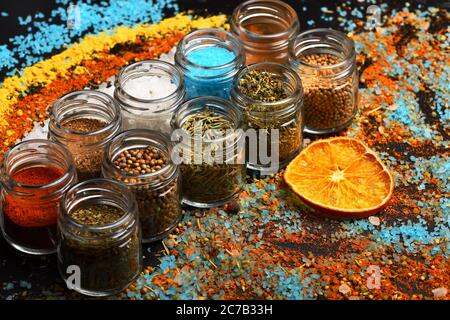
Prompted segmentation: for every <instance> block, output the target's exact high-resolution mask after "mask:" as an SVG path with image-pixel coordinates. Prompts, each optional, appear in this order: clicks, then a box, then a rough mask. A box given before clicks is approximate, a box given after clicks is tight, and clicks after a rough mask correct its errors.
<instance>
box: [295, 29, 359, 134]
mask: <svg viewBox="0 0 450 320" xmlns="http://www.w3.org/2000/svg"><path fill="white" fill-rule="evenodd" d="M289 52H290V64H291V66H292V67H293V68H294V69H295V70H296V71H297V73H298V74H299V76H300V78H301V79H302V84H303V87H304V91H305V98H304V100H305V101H304V116H305V132H307V133H310V134H330V133H333V132H337V131H341V130H343V129H345V128H346V127H348V126H349V125H350V124H351V122H352V121H353V118H354V116H355V114H356V112H357V97H358V72H357V68H356V51H355V46H354V43H353V40H352V39H350V38H349V37H348V36H347V35H346V34H344V33H342V32H339V31H336V30H332V29H313V30H308V31H305V32H302V33H300V34H299V35H298V36H297V37H296V38H295V40H294V41H292V42H291V44H290V47H289Z"/></svg>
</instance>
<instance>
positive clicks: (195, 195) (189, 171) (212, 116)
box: [180, 109, 244, 203]
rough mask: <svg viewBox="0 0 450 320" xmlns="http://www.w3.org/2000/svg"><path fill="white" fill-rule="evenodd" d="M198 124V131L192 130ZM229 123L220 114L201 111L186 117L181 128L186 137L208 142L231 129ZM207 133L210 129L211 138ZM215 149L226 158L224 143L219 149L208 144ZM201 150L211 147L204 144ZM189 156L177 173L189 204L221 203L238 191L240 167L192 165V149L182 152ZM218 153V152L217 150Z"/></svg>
mask: <svg viewBox="0 0 450 320" xmlns="http://www.w3.org/2000/svg"><path fill="white" fill-rule="evenodd" d="M200 125H201V128H202V130H201V131H198V129H197V130H195V129H196V128H198V126H200ZM233 128H234V125H233V123H232V122H231V121H230V120H228V119H227V118H226V117H224V116H223V115H220V114H218V113H216V112H214V111H212V110H209V109H205V110H203V111H201V112H199V113H196V114H195V115H193V116H191V117H189V118H188V119H187V120H186V121H185V122H184V124H183V129H184V130H185V131H186V132H187V133H189V134H190V136H191V137H192V138H196V139H198V138H203V139H212V138H214V136H216V137H217V135H219V134H220V135H224V134H225V133H226V130H230V129H233ZM208 130H212V132H213V134H212V136H211V135H209V134H208V133H209V132H208ZM211 143H212V144H213V146H214V147H217V148H216V149H214V148H211V149H214V150H216V152H217V150H221V152H223V155H222V158H223V159H224V160H225V159H226V152H227V147H226V146H225V142H223V145H222V146H221V147H219V146H218V144H215V143H214V142H211ZM202 145H203V150H207V149H208V148H209V147H211V145H210V144H209V143H208V142H204V143H203V144H202ZM185 152H188V153H189V156H188V158H189V159H190V163H189V164H182V165H181V166H180V171H181V175H182V184H183V195H184V196H185V198H187V199H188V200H189V201H191V202H197V203H214V202H220V201H225V200H227V199H229V198H231V197H233V196H234V195H235V194H236V193H237V192H239V190H240V188H241V185H242V181H243V177H244V166H243V165H241V164H235V163H217V162H216V161H212V163H206V162H204V163H202V164H195V163H194V156H195V151H194V149H193V144H192V149H191V150H190V151H189V150H185ZM216 152H212V156H213V157H216V156H219V155H220V154H216ZM219 152H220V151H219ZM203 159H204V158H203Z"/></svg>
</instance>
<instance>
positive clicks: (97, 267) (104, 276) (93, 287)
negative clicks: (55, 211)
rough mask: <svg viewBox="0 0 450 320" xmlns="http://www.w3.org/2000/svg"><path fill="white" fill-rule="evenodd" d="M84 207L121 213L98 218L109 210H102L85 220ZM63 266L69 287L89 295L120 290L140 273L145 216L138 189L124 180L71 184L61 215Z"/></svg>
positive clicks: (59, 258)
mask: <svg viewBox="0 0 450 320" xmlns="http://www.w3.org/2000/svg"><path fill="white" fill-rule="evenodd" d="M93 208H94V209H93ZM80 210H91V212H92V210H111V212H114V214H117V213H118V212H120V213H121V215H120V216H119V215H117V217H116V218H115V219H110V220H108V221H107V222H105V223H101V224H96V223H93V221H94V220H95V219H96V218H98V217H99V216H101V214H102V212H103V211H96V213H95V214H96V215H97V217H95V216H94V215H87V216H85V217H84V218H85V220H86V221H85V220H81V218H80V217H82V215H81V213H80V212H82V211H80ZM87 212H88V213H89V211H87ZM104 217H107V216H106V213H105V216H104ZM58 269H59V272H60V274H61V277H62V278H63V279H64V281H65V282H66V284H67V286H68V288H70V289H72V290H75V291H77V292H79V293H82V294H85V295H89V296H107V295H112V294H116V293H119V292H121V291H122V290H123V289H125V288H126V287H128V285H129V284H130V283H131V282H132V281H133V280H134V279H135V278H136V277H137V276H138V275H139V273H140V272H141V270H142V249H141V234H140V227H139V218H138V213H137V206H136V202H135V200H134V197H133V194H132V193H131V191H130V190H128V188H127V187H126V186H125V185H124V184H122V183H120V182H117V181H112V180H107V179H94V180H88V181H84V182H81V183H79V184H76V185H74V186H73V187H72V188H70V190H69V191H68V192H67V195H66V196H65V198H64V203H63V206H62V210H61V213H60V215H59V217H58Z"/></svg>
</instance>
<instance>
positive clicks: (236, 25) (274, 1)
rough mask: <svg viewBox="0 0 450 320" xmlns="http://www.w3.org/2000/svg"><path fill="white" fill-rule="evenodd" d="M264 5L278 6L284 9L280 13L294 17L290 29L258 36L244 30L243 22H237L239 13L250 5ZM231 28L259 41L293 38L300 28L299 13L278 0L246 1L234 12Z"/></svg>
mask: <svg viewBox="0 0 450 320" xmlns="http://www.w3.org/2000/svg"><path fill="white" fill-rule="evenodd" d="M264 3H268V4H274V5H278V6H280V7H282V8H280V11H286V12H288V13H289V14H290V15H291V16H292V21H291V23H290V25H289V28H287V29H286V30H285V31H282V32H277V33H273V34H258V33H254V32H252V31H250V30H248V29H246V28H244V27H243V26H242V25H241V23H240V22H241V21H240V20H239V21H236V20H237V17H238V16H239V12H240V11H241V10H242V9H244V8H245V7H246V6H249V5H254V4H258V5H260V6H262V5H264ZM231 28H232V30H235V31H237V30H239V31H240V32H242V33H243V34H245V35H247V36H249V37H251V38H257V39H267V40H270V39H276V38H280V37H284V36H288V37H291V36H293V35H294V34H295V33H296V32H297V31H298V30H299V28H300V26H299V20H298V15H297V12H296V11H295V10H294V9H293V8H292V7H291V6H290V5H289V4H287V3H285V2H284V1H277V0H262V1H261V0H249V1H245V2H243V3H241V4H239V5H238V6H237V7H236V8H235V9H234V11H233V14H232V18H231Z"/></svg>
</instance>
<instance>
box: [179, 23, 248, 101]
mask: <svg viewBox="0 0 450 320" xmlns="http://www.w3.org/2000/svg"><path fill="white" fill-rule="evenodd" d="M175 64H176V66H178V67H179V69H180V70H182V71H183V75H184V77H185V81H186V92H187V98H189V99H191V98H195V97H200V96H217V97H222V98H226V99H227V98H229V94H230V89H231V85H232V83H233V77H234V76H235V75H236V73H237V72H238V71H239V69H240V68H241V67H243V66H244V64H245V53H244V49H243V47H242V45H241V43H240V42H239V40H238V39H237V38H236V37H234V36H233V35H232V34H230V33H229V32H227V31H225V30H223V29H215V28H210V29H199V30H195V31H192V32H191V33H189V34H187V35H186V36H184V38H183V39H181V41H180V42H179V43H178V45H177V50H176V53H175Z"/></svg>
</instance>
